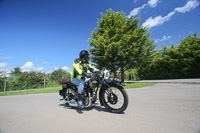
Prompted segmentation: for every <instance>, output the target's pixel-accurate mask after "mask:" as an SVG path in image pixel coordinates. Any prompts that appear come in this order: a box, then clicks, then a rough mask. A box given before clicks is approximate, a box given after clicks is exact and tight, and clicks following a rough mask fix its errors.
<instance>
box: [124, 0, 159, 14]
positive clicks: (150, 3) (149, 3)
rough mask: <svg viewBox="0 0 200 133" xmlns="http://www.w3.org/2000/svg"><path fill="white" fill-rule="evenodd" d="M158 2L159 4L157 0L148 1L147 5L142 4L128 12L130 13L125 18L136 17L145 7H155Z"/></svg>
mask: <svg viewBox="0 0 200 133" xmlns="http://www.w3.org/2000/svg"><path fill="white" fill-rule="evenodd" d="M158 2H159V0H149V1H148V4H143V5H142V6H140V7H137V8H134V9H133V10H132V11H130V13H129V15H128V16H127V17H131V16H136V15H137V14H138V13H139V12H140V11H141V10H142V9H144V8H145V7H146V6H147V5H148V6H150V7H153V8H154V7H156V6H157V4H158Z"/></svg>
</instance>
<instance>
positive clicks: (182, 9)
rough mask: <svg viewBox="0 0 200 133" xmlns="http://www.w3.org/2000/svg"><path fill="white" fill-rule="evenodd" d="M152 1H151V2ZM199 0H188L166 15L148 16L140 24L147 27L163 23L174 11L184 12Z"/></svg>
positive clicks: (194, 5)
mask: <svg viewBox="0 0 200 133" xmlns="http://www.w3.org/2000/svg"><path fill="white" fill-rule="evenodd" d="M152 3H153V2H152ZM199 3H200V2H199V1H197V0H189V1H188V2H187V3H186V4H185V6H183V7H177V8H175V9H174V11H172V12H170V13H169V14H168V15H167V16H164V17H162V16H157V17H155V18H152V17H150V18H148V19H147V20H146V21H145V22H144V23H143V24H142V26H143V27H144V26H147V27H149V28H151V27H154V26H158V25H161V24H163V23H164V22H166V21H168V20H170V19H171V17H172V16H173V15H174V14H175V13H176V12H180V13H185V12H188V11H190V10H191V9H194V8H196V7H197V6H198V5H199Z"/></svg>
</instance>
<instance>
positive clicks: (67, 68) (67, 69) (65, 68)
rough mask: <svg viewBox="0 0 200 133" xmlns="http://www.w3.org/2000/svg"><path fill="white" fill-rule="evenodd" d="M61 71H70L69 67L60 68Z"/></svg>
mask: <svg viewBox="0 0 200 133" xmlns="http://www.w3.org/2000/svg"><path fill="white" fill-rule="evenodd" d="M61 69H63V70H65V71H67V72H69V71H71V69H70V68H69V67H67V66H64V67H62V68H61Z"/></svg>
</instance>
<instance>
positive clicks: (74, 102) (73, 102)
mask: <svg viewBox="0 0 200 133" xmlns="http://www.w3.org/2000/svg"><path fill="white" fill-rule="evenodd" d="M65 102H66V103H72V104H76V105H77V102H76V101H67V100H65Z"/></svg>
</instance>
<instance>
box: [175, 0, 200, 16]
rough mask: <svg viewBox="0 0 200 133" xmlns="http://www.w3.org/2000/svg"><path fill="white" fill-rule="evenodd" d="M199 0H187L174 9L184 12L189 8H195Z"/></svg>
mask: <svg viewBox="0 0 200 133" xmlns="http://www.w3.org/2000/svg"><path fill="white" fill-rule="evenodd" d="M199 3H200V2H199V1H198V0H189V1H188V2H187V3H186V4H185V6H183V7H177V8H175V9H174V10H175V11H177V12H180V13H185V12H189V11H190V10H192V9H194V8H196V7H197V6H198V5H199Z"/></svg>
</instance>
